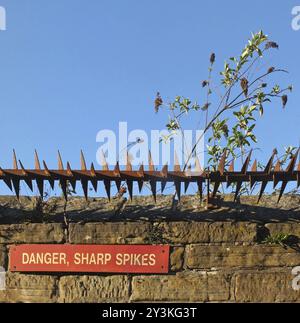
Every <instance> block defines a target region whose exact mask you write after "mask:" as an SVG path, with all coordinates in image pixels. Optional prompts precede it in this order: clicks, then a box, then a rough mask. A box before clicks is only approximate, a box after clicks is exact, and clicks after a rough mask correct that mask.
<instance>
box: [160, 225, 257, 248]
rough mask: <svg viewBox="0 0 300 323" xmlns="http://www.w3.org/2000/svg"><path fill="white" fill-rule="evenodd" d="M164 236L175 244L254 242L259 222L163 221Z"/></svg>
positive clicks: (161, 226)
mask: <svg viewBox="0 0 300 323" xmlns="http://www.w3.org/2000/svg"><path fill="white" fill-rule="evenodd" d="M159 226H160V228H161V229H162V232H163V238H164V239H165V240H167V241H169V242H170V243H173V244H186V243H224V242H231V243H236V242H241V243H253V242H254V241H255V240H256V239H257V224H255V223H248V222H239V223H231V222H215V223H209V222H163V223H161V224H159Z"/></svg>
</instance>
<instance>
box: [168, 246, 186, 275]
mask: <svg viewBox="0 0 300 323" xmlns="http://www.w3.org/2000/svg"><path fill="white" fill-rule="evenodd" d="M184 251H185V249H184V248H183V247H174V248H173V249H172V250H171V255H170V267H171V271H180V270H181V269H182V267H183V262H184Z"/></svg>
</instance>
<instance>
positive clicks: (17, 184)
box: [11, 178, 20, 200]
mask: <svg viewBox="0 0 300 323" xmlns="http://www.w3.org/2000/svg"><path fill="white" fill-rule="evenodd" d="M11 181H12V185H13V187H14V190H15V193H16V196H17V199H18V200H19V199H20V180H19V179H18V178H12V180H11Z"/></svg>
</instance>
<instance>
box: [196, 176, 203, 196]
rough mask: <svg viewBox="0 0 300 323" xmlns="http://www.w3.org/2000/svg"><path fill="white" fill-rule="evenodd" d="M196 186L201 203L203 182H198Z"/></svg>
mask: <svg viewBox="0 0 300 323" xmlns="http://www.w3.org/2000/svg"><path fill="white" fill-rule="evenodd" d="M197 185H198V191H199V194H200V200H201V201H202V200H203V182H202V180H198V181H197Z"/></svg>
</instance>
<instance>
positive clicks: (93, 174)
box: [91, 163, 97, 177]
mask: <svg viewBox="0 0 300 323" xmlns="http://www.w3.org/2000/svg"><path fill="white" fill-rule="evenodd" d="M91 175H92V176H93V177H96V176H97V175H96V170H95V166H94V163H92V164H91Z"/></svg>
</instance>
